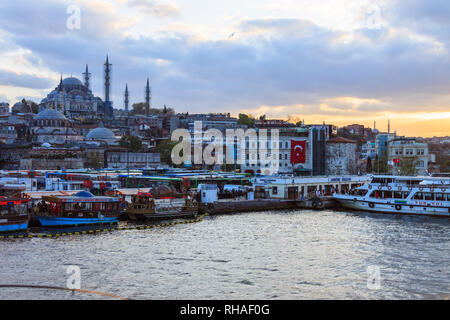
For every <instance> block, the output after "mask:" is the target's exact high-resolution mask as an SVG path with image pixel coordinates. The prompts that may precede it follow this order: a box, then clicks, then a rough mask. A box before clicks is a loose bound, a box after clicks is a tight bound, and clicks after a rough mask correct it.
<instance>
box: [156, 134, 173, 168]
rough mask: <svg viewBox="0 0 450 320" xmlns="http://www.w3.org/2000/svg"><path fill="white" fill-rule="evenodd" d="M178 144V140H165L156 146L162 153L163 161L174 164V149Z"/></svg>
mask: <svg viewBox="0 0 450 320" xmlns="http://www.w3.org/2000/svg"><path fill="white" fill-rule="evenodd" d="M177 144H178V142H176V141H171V140H163V141H161V142H159V144H158V145H157V146H156V151H157V152H158V153H159V154H160V158H161V162H163V163H167V164H170V165H172V164H173V163H172V149H173V148H174V147H175V146H176V145H177Z"/></svg>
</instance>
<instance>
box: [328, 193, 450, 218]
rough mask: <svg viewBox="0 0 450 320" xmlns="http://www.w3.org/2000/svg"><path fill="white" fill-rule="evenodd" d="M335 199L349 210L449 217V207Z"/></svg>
mask: <svg viewBox="0 0 450 320" xmlns="http://www.w3.org/2000/svg"><path fill="white" fill-rule="evenodd" d="M335 200H336V201H337V202H338V203H339V204H340V205H341V206H342V207H343V208H346V209H351V210H359V211H368V212H376V213H389V214H412V215H421V216H438V217H450V209H449V208H447V207H435V206H417V205H411V204H408V203H380V202H371V201H365V200H359V199H357V200H355V199H343V198H338V197H335Z"/></svg>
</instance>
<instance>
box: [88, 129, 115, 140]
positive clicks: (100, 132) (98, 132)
mask: <svg viewBox="0 0 450 320" xmlns="http://www.w3.org/2000/svg"><path fill="white" fill-rule="evenodd" d="M86 139H88V140H111V141H113V140H115V139H116V135H115V134H114V132H112V131H111V130H109V129H107V128H104V127H103V126H101V127H98V128H95V129H93V130H91V131H89V133H88V134H87V136H86Z"/></svg>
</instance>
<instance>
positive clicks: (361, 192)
mask: <svg viewBox="0 0 450 320" xmlns="http://www.w3.org/2000/svg"><path fill="white" fill-rule="evenodd" d="M368 191H369V190H356V194H357V195H358V196H361V197H364V196H365V195H366V194H367V192H368Z"/></svg>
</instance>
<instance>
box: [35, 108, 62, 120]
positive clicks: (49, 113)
mask: <svg viewBox="0 0 450 320" xmlns="http://www.w3.org/2000/svg"><path fill="white" fill-rule="evenodd" d="M34 119H35V120H40V119H44V120H47V119H48V120H66V119H67V118H66V117H65V116H64V115H63V114H62V113H61V112H59V111H57V110H55V109H45V110H43V111H41V112H39V113H38V114H37V115H36V117H35V118H34Z"/></svg>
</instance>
